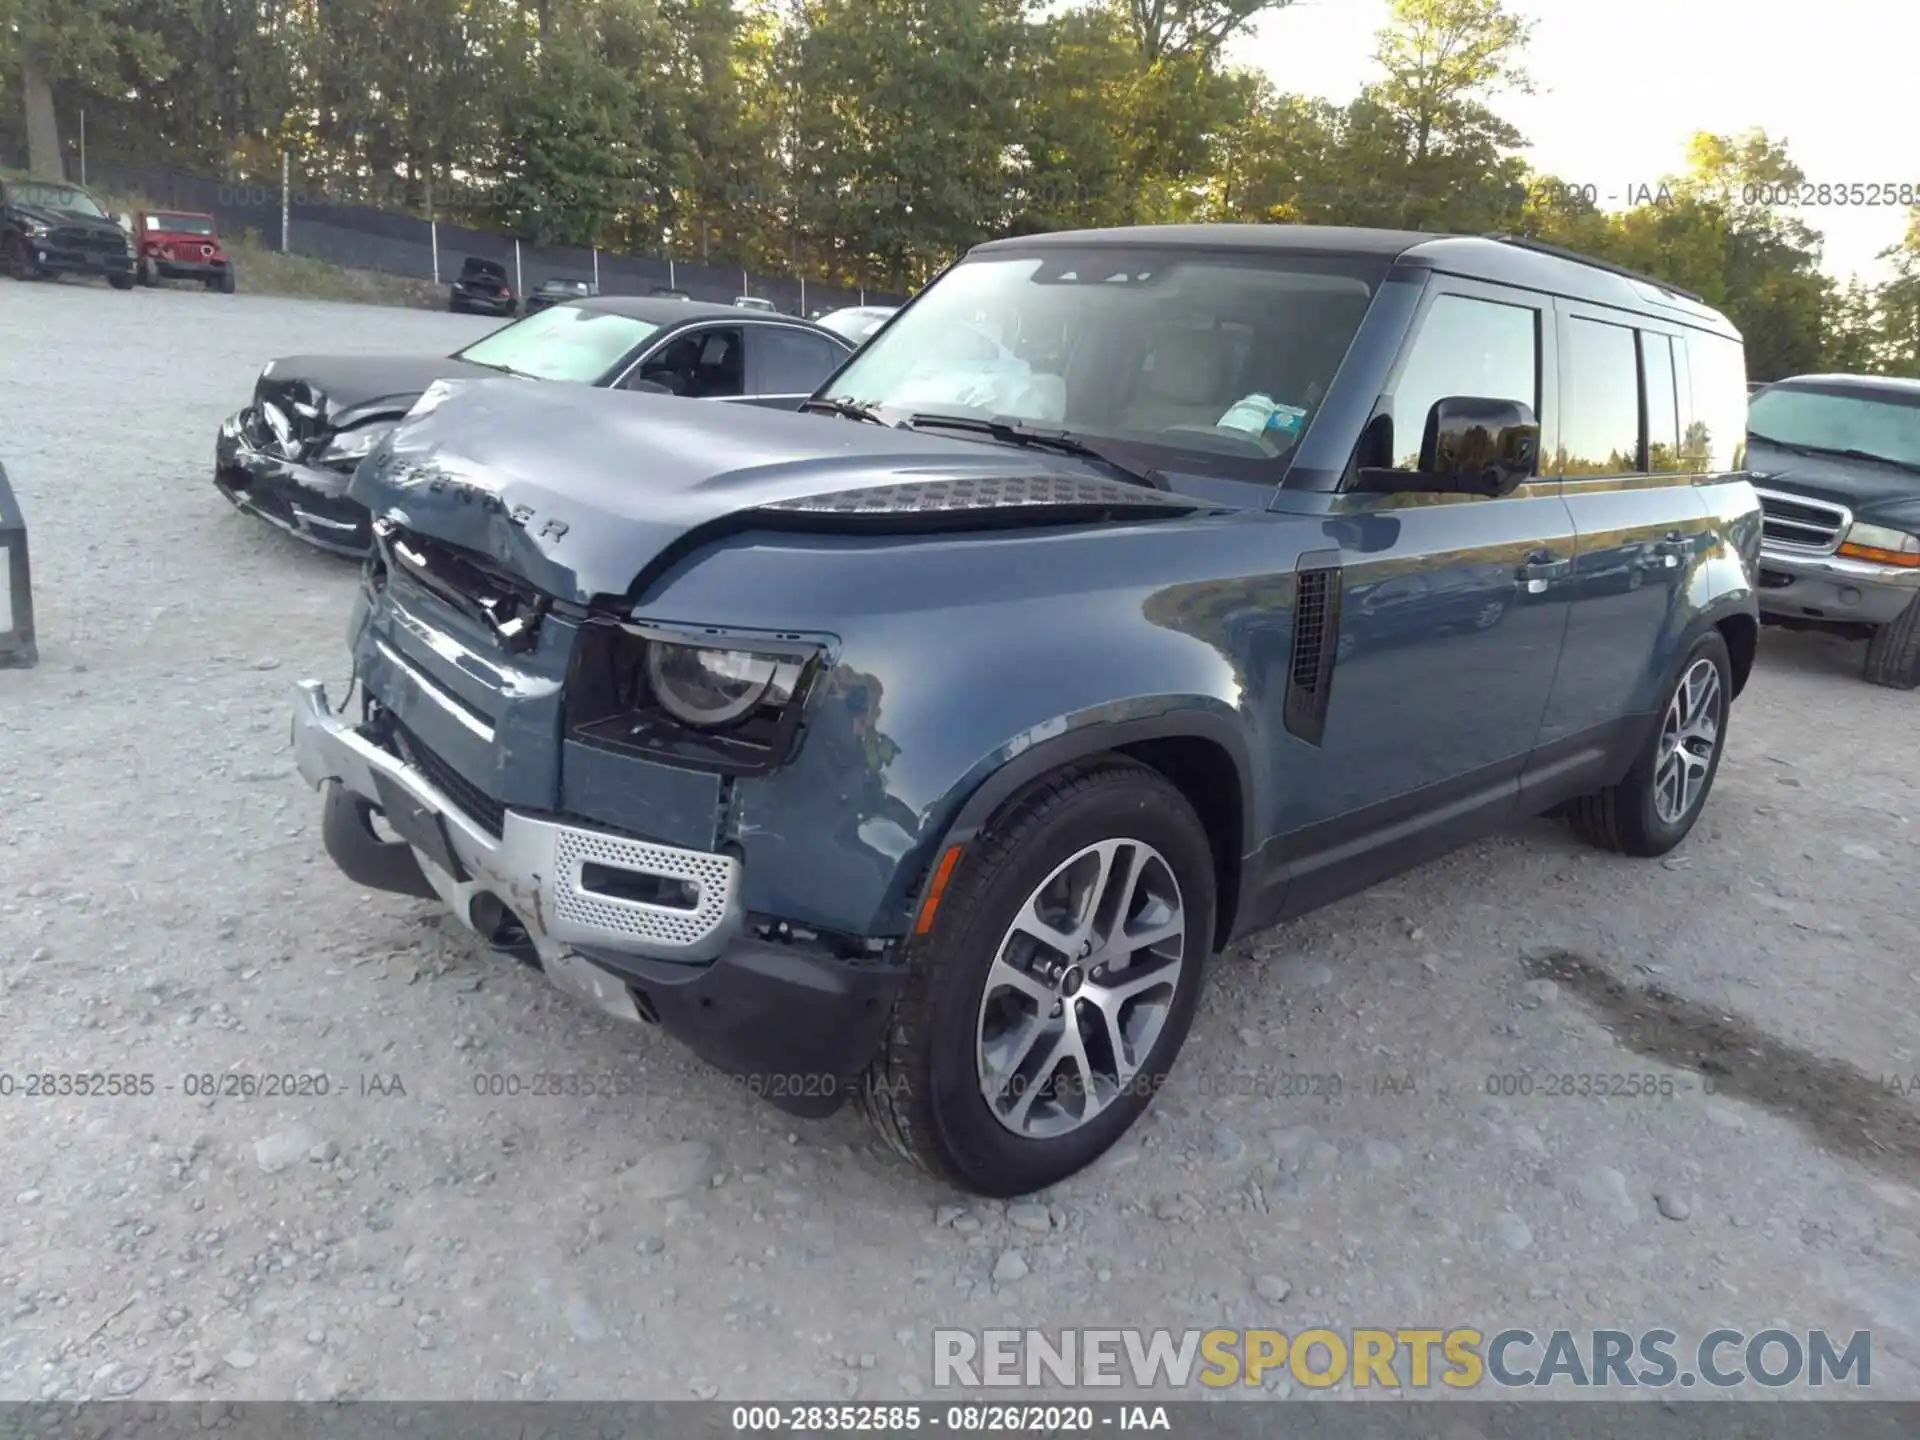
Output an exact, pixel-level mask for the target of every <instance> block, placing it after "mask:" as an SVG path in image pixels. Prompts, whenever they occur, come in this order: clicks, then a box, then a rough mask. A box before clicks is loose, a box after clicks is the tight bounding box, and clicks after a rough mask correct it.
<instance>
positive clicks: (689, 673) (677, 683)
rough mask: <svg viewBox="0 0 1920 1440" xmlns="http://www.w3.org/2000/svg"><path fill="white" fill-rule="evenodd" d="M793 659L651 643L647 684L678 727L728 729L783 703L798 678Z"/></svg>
mask: <svg viewBox="0 0 1920 1440" xmlns="http://www.w3.org/2000/svg"><path fill="white" fill-rule="evenodd" d="M800 671H801V666H800V664H799V663H798V662H797V661H793V660H788V659H783V658H780V657H776V656H771V655H756V654H754V653H753V652H752V651H750V650H708V649H702V648H700V647H699V646H694V645H675V644H669V643H667V642H665V641H660V640H655V641H653V642H652V643H651V644H649V645H648V647H647V683H648V685H649V686H650V687H651V688H652V690H653V695H654V698H655V699H656V700H658V701H659V702H660V708H661V709H663V710H665V711H666V712H667V713H668V714H669V715H671V716H673V718H674V719H676V720H678V721H679V722H680V723H681V724H683V725H691V726H694V727H695V728H698V729H713V728H715V727H717V726H722V725H731V724H733V723H734V722H735V721H738V720H740V719H742V718H744V717H745V716H748V715H751V714H752V713H753V712H754V711H755V710H756V709H758V708H759V707H760V706H762V705H784V704H786V703H787V701H789V700H791V699H792V698H793V692H794V687H795V685H796V684H797V683H798V681H799V679H800Z"/></svg>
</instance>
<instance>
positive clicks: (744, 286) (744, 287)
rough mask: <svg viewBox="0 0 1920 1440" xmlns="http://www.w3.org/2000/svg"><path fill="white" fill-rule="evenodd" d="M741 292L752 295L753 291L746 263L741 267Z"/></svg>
mask: <svg viewBox="0 0 1920 1440" xmlns="http://www.w3.org/2000/svg"><path fill="white" fill-rule="evenodd" d="M740 293H741V294H742V295H751V294H752V293H753V286H752V284H751V283H750V282H749V281H748V280H747V267H746V266H744V265H742V266H741V267H740Z"/></svg>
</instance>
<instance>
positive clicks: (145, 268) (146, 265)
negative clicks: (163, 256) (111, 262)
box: [133, 255, 160, 289]
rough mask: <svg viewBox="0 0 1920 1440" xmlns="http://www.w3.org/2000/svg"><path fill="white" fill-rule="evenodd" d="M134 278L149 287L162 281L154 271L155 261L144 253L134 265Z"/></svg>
mask: <svg viewBox="0 0 1920 1440" xmlns="http://www.w3.org/2000/svg"><path fill="white" fill-rule="evenodd" d="M133 278H134V279H135V280H137V281H139V283H140V284H142V285H144V286H146V287H148V288H149V289H151V288H152V287H153V286H155V285H157V284H159V283H160V277H159V276H157V275H155V274H154V273H153V262H152V261H151V260H149V259H147V257H146V256H144V255H142V256H141V257H140V259H139V261H138V263H136V264H135V265H134V267H133Z"/></svg>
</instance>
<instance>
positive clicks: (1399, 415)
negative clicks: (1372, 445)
mask: <svg viewBox="0 0 1920 1440" xmlns="http://www.w3.org/2000/svg"><path fill="white" fill-rule="evenodd" d="M1629 338H1631V337H1629ZM1451 395H1472V396H1475V397H1479V398H1483V399H1488V400H1518V401H1520V402H1521V403H1522V404H1525V405H1529V406H1531V407H1532V408H1533V411H1534V413H1535V414H1536V415H1537V414H1539V413H1540V318H1539V312H1538V311H1536V310H1533V309H1531V308H1529V307H1527V306H1524V305H1503V304H1501V303H1499V302H1498V301H1494V300H1481V299H1477V298H1475V297H1473V296H1470V295H1441V296H1439V297H1437V298H1436V299H1435V300H1434V302H1433V305H1432V306H1431V307H1430V308H1429V309H1428V311H1427V314H1426V318H1425V319H1424V320H1422V321H1421V322H1420V333H1419V335H1418V336H1417V337H1416V338H1415V340H1414V342H1413V349H1412V350H1411V351H1410V352H1409V353H1408V355H1407V360H1406V367H1405V369H1403V370H1402V371H1401V374H1400V379H1399V382H1398V383H1397V384H1396V385H1395V386H1394V388H1393V417H1392V418H1393V449H1392V456H1393V458H1392V460H1391V461H1390V462H1389V463H1390V464H1391V465H1392V467H1393V468H1394V469H1396V470H1417V469H1419V468H1420V440H1421V437H1422V436H1423V435H1424V433H1425V431H1426V428H1427V412H1428V411H1429V410H1431V409H1432V408H1433V404H1434V402H1435V401H1436V400H1444V399H1446V398H1447V397H1448V396H1451Z"/></svg>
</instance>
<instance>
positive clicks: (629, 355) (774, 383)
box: [213, 296, 852, 557]
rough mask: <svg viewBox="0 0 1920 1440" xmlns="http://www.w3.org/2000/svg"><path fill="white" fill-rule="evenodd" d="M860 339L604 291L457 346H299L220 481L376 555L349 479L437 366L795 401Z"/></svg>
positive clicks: (237, 442) (248, 412) (231, 437)
mask: <svg viewBox="0 0 1920 1440" xmlns="http://www.w3.org/2000/svg"><path fill="white" fill-rule="evenodd" d="M851 353H852V345H851V344H850V342H848V341H847V340H846V339H845V338H844V337H843V336H840V335H836V334H834V333H833V332H832V331H830V330H824V329H822V328H821V327H820V326H818V325H814V324H811V323H809V322H807V321H805V320H800V319H796V318H794V317H793V316H787V315H775V314H760V313H754V312H743V311H740V310H736V309H735V308H733V307H732V306H731V305H702V304H695V303H689V302H688V301H685V300H659V299H652V298H644V299H643V298H638V297H628V296H599V297H595V298H592V299H585V300H578V301H574V302H571V303H568V304H563V305H555V306H552V307H550V308H548V309H544V310H541V311H539V312H538V313H537V314H533V315H529V316H527V317H526V318H525V319H523V320H517V321H515V322H514V323H513V324H511V325H505V326H502V327H501V328H500V329H498V330H496V331H494V332H493V333H492V334H490V335H488V336H486V337H485V338H483V339H481V340H477V341H475V342H474V343H473V344H471V345H469V346H467V347H466V348H465V349H464V350H457V351H455V352H454V353H453V354H452V355H296V356H291V357H288V358H285V359H280V360H273V361H269V362H268V364H267V366H266V368H265V369H263V370H262V371H261V372H260V378H259V379H258V380H256V381H255V382H254V387H253V399H252V401H251V402H250V403H249V404H248V405H247V406H246V408H245V409H243V410H241V411H240V412H239V413H238V414H236V415H234V416H232V417H231V418H230V419H228V421H227V422H226V423H225V424H224V425H222V426H221V427H220V435H219V439H218V441H217V442H216V444H215V447H214V470H213V478H214V484H215V485H216V486H218V487H219V490H220V493H221V494H223V495H225V496H226V497H227V499H228V500H230V501H232V502H233V504H234V505H235V506H237V507H238V508H239V509H241V510H243V511H246V512H247V513H249V514H253V515H258V516H259V517H260V518H262V519H263V520H266V521H268V522H270V523H271V524H274V525H277V526H279V527H280V528H281V529H283V530H285V531H287V532H288V533H289V534H292V535H295V536H297V537H299V538H300V539H302V540H305V541H306V542H307V543H309V544H311V545H316V546H318V547H319V548H320V549H322V550H330V551H333V552H335V553H336V554H341V555H349V556H355V557H358V556H363V555H365V554H366V553H367V551H368V549H369V547H370V546H371V544H372V531H371V528H370V522H369V517H368V514H367V512H366V510H365V509H363V508H362V507H361V506H360V505H358V504H357V503H355V502H354V501H352V500H349V499H348V498H347V493H346V492H347V482H348V481H349V480H351V479H352V478H353V471H354V467H355V466H357V465H358V464H359V463H360V461H361V460H362V459H364V458H365V457H366V456H367V455H368V454H369V453H370V452H371V451H372V450H373V448H374V446H376V445H378V444H379V443H380V441H381V440H382V439H383V438H385V436H386V434H387V432H388V431H389V430H391V429H392V428H393V427H394V426H395V425H396V424H397V423H399V421H400V420H401V419H402V418H404V417H405V415H406V414H407V412H408V411H409V410H411V409H412V408H413V407H414V405H415V404H416V403H417V402H418V401H419V399H420V397H421V395H422V394H424V393H425V392H426V391H427V390H428V388H429V387H431V386H432V385H433V383H434V382H435V381H437V380H457V379H463V378H473V377H482V378H498V377H499V376H501V375H510V376H515V377H518V378H521V379H526V380H548V381H562V382H567V383H573V384H582V385H593V386H597V387H599V388H601V389H619V390H640V391H647V392H651V393H655V394H658V393H660V392H662V391H664V392H666V393H668V394H673V395H682V396H685V397H687V398H689V399H697V400H720V401H731V402H734V403H737V404H747V405H763V406H771V407H774V408H776V409H789V410H791V409H798V408H799V405H800V402H801V401H802V400H804V399H806V398H807V397H808V396H809V395H811V394H812V393H813V392H814V391H815V390H816V389H817V388H818V387H819V386H820V384H821V382H823V381H824V380H826V378H827V377H828V376H829V375H831V374H832V373H833V372H834V371H835V370H837V369H839V368H840V364H841V362H842V361H843V360H845V359H846V357H847V356H848V355H849V354H851Z"/></svg>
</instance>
